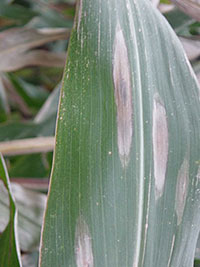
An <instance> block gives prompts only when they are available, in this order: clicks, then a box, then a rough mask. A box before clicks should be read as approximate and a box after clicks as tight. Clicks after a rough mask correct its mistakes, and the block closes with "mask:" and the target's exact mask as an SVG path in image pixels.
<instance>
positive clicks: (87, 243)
mask: <svg viewBox="0 0 200 267" xmlns="http://www.w3.org/2000/svg"><path fill="white" fill-rule="evenodd" d="M75 258H76V265H77V267H94V260H93V252H92V238H91V235H90V232H89V228H88V225H87V224H86V222H85V220H84V219H83V217H82V216H80V217H79V218H78V221H77V224H76V232H75Z"/></svg>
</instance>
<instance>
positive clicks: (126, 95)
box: [113, 24, 133, 167]
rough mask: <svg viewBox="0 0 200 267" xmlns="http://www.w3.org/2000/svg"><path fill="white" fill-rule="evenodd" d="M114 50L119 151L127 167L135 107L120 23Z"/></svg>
mask: <svg viewBox="0 0 200 267" xmlns="http://www.w3.org/2000/svg"><path fill="white" fill-rule="evenodd" d="M113 50H114V56H113V81H114V90H115V92H114V94H115V103H116V106H117V135H118V138H117V139H118V151H119V155H120V159H121V163H122V166H123V167H125V166H127V165H128V162H129V154H130V148H131V143H132V134H133V123H132V113H133V107H132V91H131V90H132V88H131V75H130V67H129V60H128V50H127V46H126V42H125V39H124V35H123V32H122V29H121V27H120V25H119V24H118V25H117V27H116V33H115V40H114V47H113Z"/></svg>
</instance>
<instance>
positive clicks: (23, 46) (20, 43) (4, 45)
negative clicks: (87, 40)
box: [0, 28, 70, 72]
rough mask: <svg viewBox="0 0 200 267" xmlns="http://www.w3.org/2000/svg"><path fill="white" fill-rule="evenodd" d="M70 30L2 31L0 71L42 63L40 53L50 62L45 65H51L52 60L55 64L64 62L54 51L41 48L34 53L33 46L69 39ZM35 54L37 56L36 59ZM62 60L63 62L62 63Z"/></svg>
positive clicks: (18, 29) (0, 39)
mask: <svg viewBox="0 0 200 267" xmlns="http://www.w3.org/2000/svg"><path fill="white" fill-rule="evenodd" d="M69 34H70V31H69V30H68V29H60V28H59V29H56V28H54V29H29V28H13V29H9V30H5V31H3V32H1V33H0V72H5V71H13V70H17V69H19V68H22V67H25V66H29V65H32V63H34V64H33V65H37V62H39V63H40V64H39V65H42V64H41V60H39V55H40V56H41V57H42V58H43V59H44V58H45V60H47V61H48V62H47V63H46V65H45V62H43V63H44V64H43V66H49V65H50V62H52V64H53V61H55V62H56V63H54V65H53V66H55V64H56V66H57V65H59V66H61V65H62V64H63V60H61V55H58V56H56V55H55V54H54V53H50V52H48V53H47V52H46V51H44V52H43V53H41V50H39V51H38V52H35V53H33V51H30V50H31V49H33V48H36V47H39V46H41V45H44V44H45V43H48V42H52V41H56V40H60V39H67V38H68V37H69ZM33 56H36V59H35V61H34V59H33ZM61 61H62V63H61Z"/></svg>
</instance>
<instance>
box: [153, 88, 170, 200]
mask: <svg viewBox="0 0 200 267" xmlns="http://www.w3.org/2000/svg"><path fill="white" fill-rule="evenodd" d="M152 135H153V164H154V178H155V195H156V199H158V198H159V197H160V196H161V195H162V194H163V190H164V184H165V178H166V177H165V176H166V170H167V161H168V142H169V140H168V124H167V115H166V110H165V107H164V105H163V103H162V101H161V99H160V97H159V95H158V93H156V94H155V95H154V103H153V129H152Z"/></svg>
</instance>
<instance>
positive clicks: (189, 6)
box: [171, 0, 200, 21]
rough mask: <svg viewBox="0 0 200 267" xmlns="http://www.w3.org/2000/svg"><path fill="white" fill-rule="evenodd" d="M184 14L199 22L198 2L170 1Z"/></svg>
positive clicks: (187, 0)
mask: <svg viewBox="0 0 200 267" xmlns="http://www.w3.org/2000/svg"><path fill="white" fill-rule="evenodd" d="M171 1H172V2H173V3H174V4H175V5H177V7H178V8H180V9H181V10H182V11H183V12H184V13H186V14H187V15H189V16H191V17H192V18H194V19H195V20H198V21H200V0H171Z"/></svg>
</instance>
